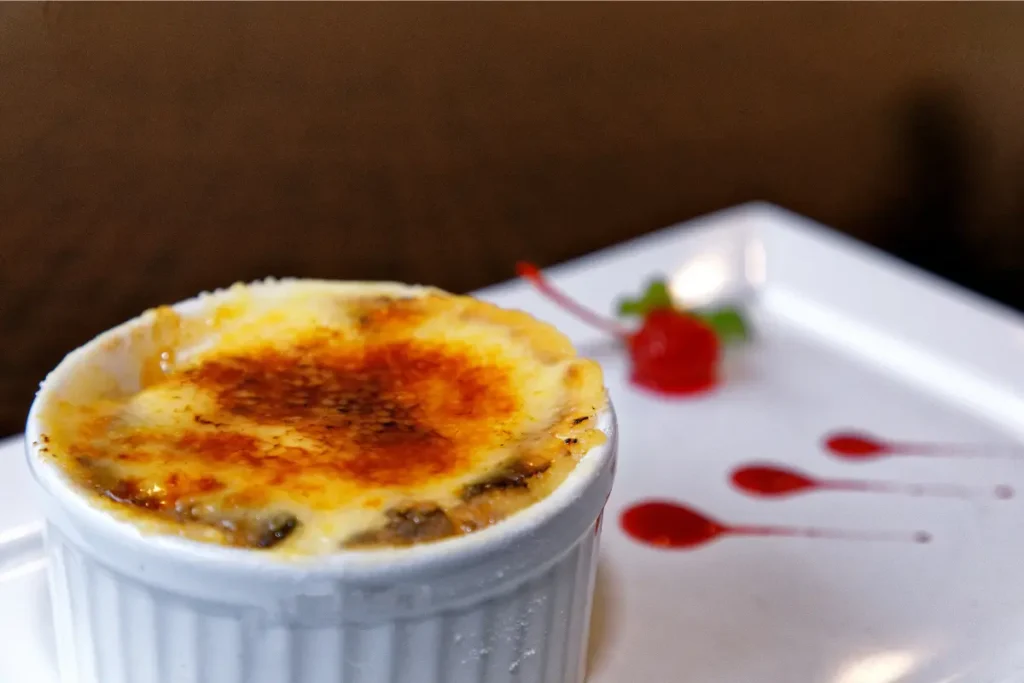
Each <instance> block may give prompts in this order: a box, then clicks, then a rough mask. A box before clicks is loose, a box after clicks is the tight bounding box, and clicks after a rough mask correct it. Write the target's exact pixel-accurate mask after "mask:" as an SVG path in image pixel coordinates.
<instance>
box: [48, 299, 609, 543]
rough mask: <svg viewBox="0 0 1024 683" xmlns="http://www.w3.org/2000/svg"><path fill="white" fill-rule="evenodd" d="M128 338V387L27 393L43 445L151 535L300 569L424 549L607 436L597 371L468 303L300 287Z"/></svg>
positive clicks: (530, 323)
mask: <svg viewBox="0 0 1024 683" xmlns="http://www.w3.org/2000/svg"><path fill="white" fill-rule="evenodd" d="M265 288H271V289H270V290H269V291H271V292H275V296H274V297H272V298H271V299H270V301H267V299H268V297H266V296H264V295H265V294H266V291H268V290H266V289H265ZM142 322H143V324H140V325H136V326H135V327H134V328H133V329H132V331H131V333H130V335H128V336H127V337H126V336H125V335H121V336H117V335H114V336H112V337H109V338H108V339H105V340H102V344H104V345H105V348H104V349H103V351H104V352H107V353H111V354H119V357H120V358H121V360H122V361H123V360H124V358H134V359H135V366H136V371H135V372H134V373H133V376H132V377H130V378H129V380H128V381H126V380H125V379H124V378H123V377H122V378H120V379H117V380H114V379H111V377H109V374H110V373H109V371H106V372H104V371H97V370H95V369H90V370H89V372H84V373H78V374H77V375H74V376H72V377H71V379H70V382H64V384H65V385H69V386H70V387H71V390H67V387H65V390H64V391H59V390H57V389H54V390H52V391H51V390H49V389H47V388H45V386H44V390H43V393H44V394H46V395H47V396H48V399H49V400H48V401H47V406H46V410H45V411H44V413H43V415H44V422H45V424H46V425H47V429H46V430H45V434H46V435H45V436H44V437H43V441H44V443H43V444H41V447H42V450H43V451H44V452H45V453H46V454H47V456H48V457H50V458H52V459H53V460H55V461H56V462H58V463H59V464H60V465H61V467H62V468H63V469H64V470H65V471H66V472H67V473H68V475H69V476H70V478H71V479H72V481H73V482H75V483H77V484H78V485H79V486H80V487H81V488H82V489H83V491H85V492H87V495H91V496H92V497H93V498H94V499H95V500H96V501H97V502H99V503H100V504H103V505H105V506H106V507H107V508H108V509H110V510H111V511H112V512H113V513H115V514H118V515H121V516H124V517H125V518H128V519H131V520H132V521H134V522H136V523H137V524H139V525H141V526H143V527H147V528H152V529H153V530H155V531H158V532H162V533H168V532H170V533H178V534H183V535H186V536H189V537H192V538H196V539H199V540H205V541H210V542H215V543H223V544H228V545H235V546H241V547H249V548H275V549H278V550H280V551H291V552H294V553H298V554H315V553H324V552H333V551H336V550H337V549H339V548H343V547H393V546H404V545H410V544H413V543H421V542H428V541H435V540H440V539H443V538H447V537H451V536H455V535H458V534H462V533H469V532H472V531H475V530H477V529H481V528H484V527H486V526H489V525H491V524H493V523H496V522H498V521H500V520H501V519H504V518H505V517H507V516H508V515H510V514H514V513H515V512H517V511H518V510H521V509H522V508H524V507H526V506H528V505H530V504H532V503H533V502H535V501H537V500H540V499H541V498H543V497H544V496H546V495H547V494H548V493H550V491H551V490H553V489H554V488H555V487H557V486H558V484H559V483H561V481H563V480H564V479H565V477H566V476H567V475H568V473H569V472H571V470H572V468H573V467H574V466H575V464H576V462H577V461H578V460H579V458H580V457H582V456H583V455H585V453H586V452H587V451H588V450H589V449H590V448H593V447H594V446H595V445H597V444H598V443H600V442H601V441H603V439H604V435H603V434H602V433H601V432H600V431H599V430H598V429H597V428H596V423H597V415H598V413H599V411H600V410H601V409H602V408H603V407H604V405H605V400H606V399H605V394H604V389H603V381H602V377H601V371H600V368H599V366H597V365H596V364H595V363H593V362H592V361H589V360H585V359H581V358H578V357H577V356H576V354H575V352H574V351H573V349H572V347H571V345H570V344H569V342H568V341H567V340H566V339H565V338H564V337H563V336H562V335H561V334H560V333H558V332H557V331H555V330H554V329H553V328H551V327H549V326H547V325H545V324H543V323H540V322H538V321H536V320H535V319H533V318H531V317H529V316H527V315H526V314H523V313H519V312H515V311H506V310H502V309H499V308H497V307H494V306H492V305H490V304H487V303H484V302H480V301H477V300H474V299H471V298H469V297H461V296H454V295H450V294H447V293H444V292H440V291H438V290H430V289H412V288H408V289H402V288H396V286H393V285H388V286H386V287H383V288H381V287H380V286H375V285H359V286H353V285H346V286H342V285H339V284H337V283H335V284H333V285H332V284H331V283H313V282H302V281H299V282H294V283H277V284H265V285H253V286H250V287H243V286H237V287H235V288H232V289H231V290H228V291H227V292H222V293H219V294H217V295H215V296H213V297H211V298H210V301H209V302H208V303H207V304H205V308H204V309H203V311H202V312H201V314H200V315H188V316H183V315H179V314H177V313H175V312H174V311H173V310H171V309H169V308H162V309H158V310H157V311H154V312H151V313H150V314H148V315H147V316H144V318H143V319H142ZM50 381H52V378H51V379H48V381H47V384H49V383H50ZM126 385H127V386H126Z"/></svg>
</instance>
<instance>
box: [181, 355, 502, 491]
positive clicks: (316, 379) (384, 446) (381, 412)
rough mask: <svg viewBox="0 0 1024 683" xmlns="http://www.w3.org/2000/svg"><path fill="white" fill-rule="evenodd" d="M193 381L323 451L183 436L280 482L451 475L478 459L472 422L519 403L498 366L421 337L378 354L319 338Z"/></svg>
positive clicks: (211, 370)
mask: <svg viewBox="0 0 1024 683" xmlns="http://www.w3.org/2000/svg"><path fill="white" fill-rule="evenodd" d="M183 379H184V381H186V382H188V383H191V384H194V385H196V386H199V387H201V388H203V389H205V390H207V391H209V392H211V393H212V394H213V395H214V396H215V397H216V399H217V402H218V405H219V410H220V411H221V412H223V413H225V414H227V415H231V416H233V417H236V418H244V419H245V420H247V421H251V422H256V423H259V424H266V425H286V426H288V427H289V428H291V429H293V430H295V431H296V432H297V433H299V434H301V435H302V436H304V437H307V438H308V439H310V443H311V444H315V445H311V446H309V447H304V448H273V447H268V446H267V445H265V444H263V445H257V444H256V442H255V440H253V439H252V438H251V437H248V436H244V435H240V434H232V433H230V432H222V431H217V432H211V433H195V434H188V435H186V436H185V437H183V438H182V443H181V444H180V445H181V447H182V448H184V449H186V450H187V451H188V452H190V453H193V454H196V456H198V457H200V458H202V459H205V460H208V461H212V462H228V463H235V464H244V465H246V466H249V467H252V468H255V469H261V470H267V471H271V470H272V471H274V472H275V473H276V475H277V476H278V479H280V478H287V477H288V476H289V474H290V473H292V472H299V471H301V472H307V473H308V472H314V471H316V472H320V473H322V474H324V475H328V476H340V477H345V478H347V479H350V480H356V481H360V482H364V483H367V484H370V483H372V484H378V485H408V484H414V483H416V482H419V481H423V480H427V479H430V478H432V477H436V476H438V475H444V474H448V473H451V472H453V471H455V470H456V469H458V468H461V467H465V466H468V465H469V464H470V463H469V462H468V455H469V454H470V452H471V451H470V449H467V448H465V447H464V446H465V445H467V444H465V443H460V441H465V439H464V438H462V439H460V437H459V436H458V434H459V432H460V431H463V430H461V429H460V427H465V426H467V425H470V426H471V425H473V424H477V423H480V422H481V421H485V420H488V419H494V420H497V419H501V418H503V417H505V416H507V415H510V414H511V413H512V412H513V411H514V410H515V409H516V407H517V401H516V399H515V397H514V396H513V395H512V393H511V392H510V391H509V388H508V378H507V376H506V374H505V371H504V370H503V369H502V368H500V367H499V366H497V365H496V364H494V363H491V364H486V363H482V362H480V361H479V360H477V359H475V358H474V357H473V355H472V353H470V350H468V349H465V350H463V351H461V352H460V351H459V350H458V349H456V348H453V347H451V346H450V345H449V346H444V347H439V346H433V345H429V344H425V343H415V342H412V341H402V342H395V343H390V344H386V345H382V346H371V347H368V348H367V347H365V346H359V345H352V344H345V343H343V342H339V341H336V340H331V339H319V340H312V341H309V342H307V343H304V344H301V345H298V346H296V347H294V348H290V349H285V350H280V349H274V348H266V349H262V350H260V351H259V352H255V353H249V354H247V355H244V356H238V357H231V358H220V359H216V360H211V361H209V362H206V363H203V364H202V365H200V366H199V367H197V368H195V369H192V370H189V371H187V372H185V373H184V374H183ZM205 419H208V418H204V420H205ZM212 421H216V420H212ZM473 433H474V430H472V429H470V430H468V432H466V436H469V437H472V436H473Z"/></svg>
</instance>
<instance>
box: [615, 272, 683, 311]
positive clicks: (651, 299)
mask: <svg viewBox="0 0 1024 683" xmlns="http://www.w3.org/2000/svg"><path fill="white" fill-rule="evenodd" d="M659 308H672V295H671V293H669V291H668V285H666V284H665V281H664V280H651V282H650V283H649V284H648V285H647V289H646V290H644V293H643V294H642V295H641V296H640V297H638V298H636V299H629V298H624V299H621V300H620V301H619V315H620V316H622V317H630V316H637V317H640V318H643V317H644V316H646V315H647V314H648V313H650V312H651V311H654V310H657V309H659Z"/></svg>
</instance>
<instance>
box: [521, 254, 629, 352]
mask: <svg viewBox="0 0 1024 683" xmlns="http://www.w3.org/2000/svg"><path fill="white" fill-rule="evenodd" d="M516 273H518V274H519V277H521V278H523V279H524V280H528V281H529V282H530V283H531V284H532V285H533V286H534V287H536V288H537V290H538V291H539V292H540V293H541V294H543V295H545V296H546V297H548V298H549V299H551V300H552V301H554V302H555V303H556V304H558V305H559V306H561V307H562V308H564V309H565V310H567V311H569V312H570V313H572V314H573V315H575V316H576V317H577V318H579V319H580V320H582V321H583V322H585V323H587V324H588V325H591V326H593V327H596V328H598V329H600V330H603V331H604V332H607V333H608V334H611V335H613V336H615V337H629V336H631V335H632V334H633V333H632V331H630V330H629V329H627V328H625V327H623V326H622V325H619V324H618V323H617V322H615V321H614V320H609V319H608V318H605V317H604V316H600V315H598V314H597V313H594V312H593V311H591V310H590V309H588V308H584V307H583V306H581V305H580V304H578V303H576V302H575V301H573V300H572V299H570V298H569V297H568V296H566V295H565V294H563V293H562V292H560V291H558V290H557V289H555V288H554V286H553V285H552V284H551V283H550V282H548V281H547V279H546V278H545V277H544V275H542V274H541V272H540V269H539V268H538V267H537V266H535V265H534V264H532V263H525V262H522V261H520V262H519V263H517V264H516Z"/></svg>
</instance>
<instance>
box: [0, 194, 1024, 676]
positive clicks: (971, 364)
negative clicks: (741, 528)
mask: <svg viewBox="0 0 1024 683" xmlns="http://www.w3.org/2000/svg"><path fill="white" fill-rule="evenodd" d="M550 274H551V277H552V278H553V279H554V281H555V282H556V283H557V284H558V285H559V286H561V287H562V288H563V289H565V290H566V291H567V292H569V293H570V294H571V295H573V296H574V297H575V298H577V299H578V300H580V301H581V302H584V303H586V304H587V305H588V306H590V307H592V308H594V309H596V310H598V311H611V310H612V308H613V306H614V303H615V300H616V299H617V298H618V297H619V296H621V295H623V294H629V293H635V292H638V291H639V290H640V289H641V288H642V287H643V286H644V284H645V283H646V281H647V280H648V279H650V278H651V277H654V276H665V277H667V278H668V279H669V280H670V281H671V283H672V286H673V289H674V290H675V291H676V292H677V293H678V294H679V295H680V296H681V297H683V298H684V299H685V300H687V301H690V302H694V303H698V302H701V301H705V300H708V299H713V298H728V299H737V298H738V299H742V300H743V301H744V302H746V304H747V306H748V311H749V313H750V315H751V318H752V319H753V321H754V326H755V332H756V338H755V340H754V341H753V342H752V343H751V344H749V345H747V346H744V347H741V348H737V349H735V350H734V351H731V352H730V354H729V356H728V358H727V360H726V366H725V367H726V371H725V379H724V382H723V384H722V385H721V387H720V388H718V389H717V390H716V391H714V392H713V393H710V394H707V395H704V396H699V397H693V398H689V399H665V398H659V397H656V396H652V395H650V394H647V393H644V392H642V391H639V390H637V389H636V388H634V387H633V386H631V385H630V383H629V382H628V369H629V363H628V358H626V357H625V355H624V353H623V352H622V350H621V349H619V348H617V347H616V345H615V344H614V342H612V341H610V340H608V339H605V338H603V337H602V336H601V333H600V332H596V331H594V330H591V329H589V328H587V327H585V326H584V325H583V324H581V323H579V322H578V321H576V320H575V319H572V318H570V317H569V316H568V315H566V314H565V313H563V312H562V311H560V310H558V309H557V308H555V307H554V306H553V305H552V304H550V303H548V302H547V301H546V300H544V299H543V298H542V297H541V296H540V295H538V294H536V293H535V292H534V291H533V290H532V289H531V288H530V287H528V286H526V285H524V284H523V283H520V282H510V283H505V284H502V285H498V286H495V287H492V288H489V289H486V290H484V291H483V292H480V295H481V296H482V297H484V298H487V299H490V300H492V301H495V302H496V303H499V304H501V305H504V306H510V307H516V308H522V309H525V310H528V311H530V312H532V313H534V314H535V315H537V316H538V317H540V318H542V319H546V320H548V321H550V322H552V323H554V324H556V325H558V326H559V327H560V328H561V329H563V330H564V331H565V332H566V333H568V334H569V335H570V336H571V337H572V338H573V340H574V341H575V342H576V343H577V344H578V345H579V347H580V348H581V350H582V351H583V352H584V353H587V354H590V355H592V356H594V357H595V358H597V359H598V360H600V361H601V362H602V364H603V365H604V368H605V372H606V375H607V384H608V387H609V389H610V391H611V393H612V397H613V400H614V401H615V404H616V407H617V409H618V413H619V420H620V428H621V442H620V464H619V471H618V479H617V482H616V486H615V490H614V492H613V494H612V497H611V499H610V501H609V507H608V510H607V515H606V524H605V531H604V535H603V538H602V543H603V546H602V560H601V567H600V570H599V574H598V588H597V599H596V606H595V614H594V622H593V629H592V644H591V657H590V676H589V680H590V681H591V682H592V683H624V682H625V681H638V682H643V683H675V682H676V681H681V680H687V681H698V682H700V683H705V682H714V683H752V682H756V683H799V682H803V681H808V682H818V681H821V682H827V683H897V682H898V683H918V682H921V683H924V682H928V683H952V682H954V681H957V682H963V683H996V682H1000V683H1002V682H1009V681H1017V680H1024V574H1021V573H1018V569H1021V568H1022V566H1024V562H1022V560H1024V515H1022V512H1024V504H1022V500H1024V443H1022V442H1021V439H1022V438H1024V321H1022V319H1021V318H1020V317H1019V316H1018V315H1016V314H1015V313H1012V312H1010V311H1008V310H1007V309H1004V308H1002V307H999V306H997V305H995V304H993V303H991V302H989V301H987V300H984V299H982V298H980V297H978V296H975V295H973V294H970V293H968V292H965V291H963V290H961V289H959V288H956V287H954V286H952V285H950V284H948V283H946V282H944V281H942V280H940V279H938V278H935V277H932V276H930V275H927V274H924V273H922V272H920V271H917V270H914V269H912V268H910V267H908V266H906V265H905V264H902V263H901V262H899V261H897V260H895V259H893V258H891V257H888V256H886V255H884V254H881V253H879V252H877V251H875V250H872V249H870V248H868V247H865V246H863V245H861V244H858V243H856V242H854V241H852V240H849V239H847V238H845V237H842V236H840V235H837V234H834V233H832V232H830V231H828V230H826V229H824V228H822V227H820V226H817V225H814V224H812V223H810V222H809V221H807V220H805V219H802V218H800V217H798V216H794V215H792V214H790V213H787V212H785V211H783V210H780V209H777V208H775V207H771V206H767V205H763V204H755V205H747V206H743V207H739V208H737V209H732V210H729V211H725V212H721V213H718V214H715V215H712V216H709V217H707V218H703V219H700V220H697V221H693V222H691V223H688V224H685V225H681V226H677V227H674V228H669V229H667V230H664V231H661V232H659V233H656V234H654V235H650V236H647V237H644V238H642V239H639V240H635V241H633V242H629V243H626V244H623V245H619V246H617V247H614V248H612V249H609V250H606V251H603V252H600V253H598V254H594V255H591V256H588V257H586V258H583V259H579V260H577V261H574V262H572V263H568V264H565V265H563V266H559V267H557V268H555V269H552V271H551V273H550ZM847 428H851V429H856V430H859V431H866V432H870V433H873V434H877V435H879V436H881V437H883V438H884V439H886V440H887V441H889V440H891V441H893V442H897V443H922V442H925V443H931V444H937V445H939V446H941V445H955V444H962V445H967V448H965V449H964V450H963V451H961V452H954V451H949V452H943V451H941V450H937V451H935V452H932V453H918V454H909V455H896V456H893V457H884V458H878V459H873V460H864V461H860V462H850V461H848V460H842V459H839V458H836V457H835V456H832V455H829V454H828V453H827V452H826V449H824V448H823V446H822V439H823V437H824V436H825V435H827V434H830V433H834V432H835V431H836V430H839V429H847ZM763 461H770V462H773V463H778V464H782V465H785V466H787V467H794V468H799V470H801V471H803V472H806V473H809V474H812V475H814V476H815V477H818V478H823V479H828V480H851V479H852V480H871V481H880V482H889V483H892V484H895V485H897V486H899V485H912V484H919V483H935V484H951V485H957V486H959V487H966V488H967V489H969V491H970V492H974V494H970V495H967V496H966V497H961V498H958V497H955V496H953V497H941V496H924V495H904V494H901V493H880V492H865V491H843V490H814V491H810V492H806V493H804V494H802V495H794V496H791V497H787V498H780V499H773V498H758V497H752V496H750V495H747V494H745V493H743V492H741V491H739V490H737V489H736V488H735V487H734V486H733V485H732V484H731V482H730V472H731V471H732V470H733V469H734V468H736V467H738V466H741V465H743V464H746V463H751V462H763ZM997 486H1008V487H1015V488H1019V489H1020V493H1019V494H1018V495H1017V496H1015V497H1013V498H1011V499H998V498H997V497H996V496H994V495H991V493H992V492H993V491H994V490H995V487H997ZM651 499H661V500H671V501H678V502H680V503H685V504H686V505H689V506H692V507H694V508H696V509H699V510H701V511H703V512H705V513H707V514H709V515H712V516H713V517H714V518H715V519H717V520H721V521H722V522H723V523H731V524H735V525H786V526H799V527H815V528H820V527H825V528H829V529H838V530H848V531H851V532H861V533H865V534H872V533H890V532H891V533H893V534H897V535H898V536H899V538H902V539H904V541H900V540H896V541H892V540H889V541H870V540H869V541H865V540H842V539H828V538H801V537H792V538H789V537H747V536H742V535H738V534H730V535H726V536H725V537H722V538H720V539H718V540H716V541H714V542H712V543H708V544H705V545H701V546H698V547H694V548H691V549H688V550H667V549H660V548H654V547H650V546H647V545H644V544H641V543H638V542H637V541H635V540H633V539H632V538H631V537H630V536H629V535H627V534H626V533H625V532H624V530H623V527H622V526H621V524H620V518H621V514H622V513H623V512H624V511H625V510H626V509H627V508H628V507H629V506H631V505H633V504H635V503H639V502H643V501H645V500H651ZM38 524H39V521H38V512H37V509H36V507H35V505H34V503H33V502H32V500H31V482H30V481H29V478H28V473H27V470H26V468H25V466H24V463H23V453H22V444H21V441H20V439H13V440H10V441H7V442H4V443H3V444H2V445H0V681H5V682H6V681H12V682H13V681H32V682H33V683H51V682H55V681H56V674H55V672H54V666H53V661H52V660H53V646H52V635H51V634H50V623H49V615H48V613H47V611H46V610H47V609H48V606H47V598H46V593H45V580H44V573H45V563H44V561H43V560H42V559H41V552H40V541H39V536H38V529H39V526H38ZM918 531H921V532H927V533H928V534H930V535H931V537H932V542H930V543H927V544H920V543H914V542H912V541H911V540H910V539H912V535H913V534H914V533H915V532H918Z"/></svg>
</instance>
